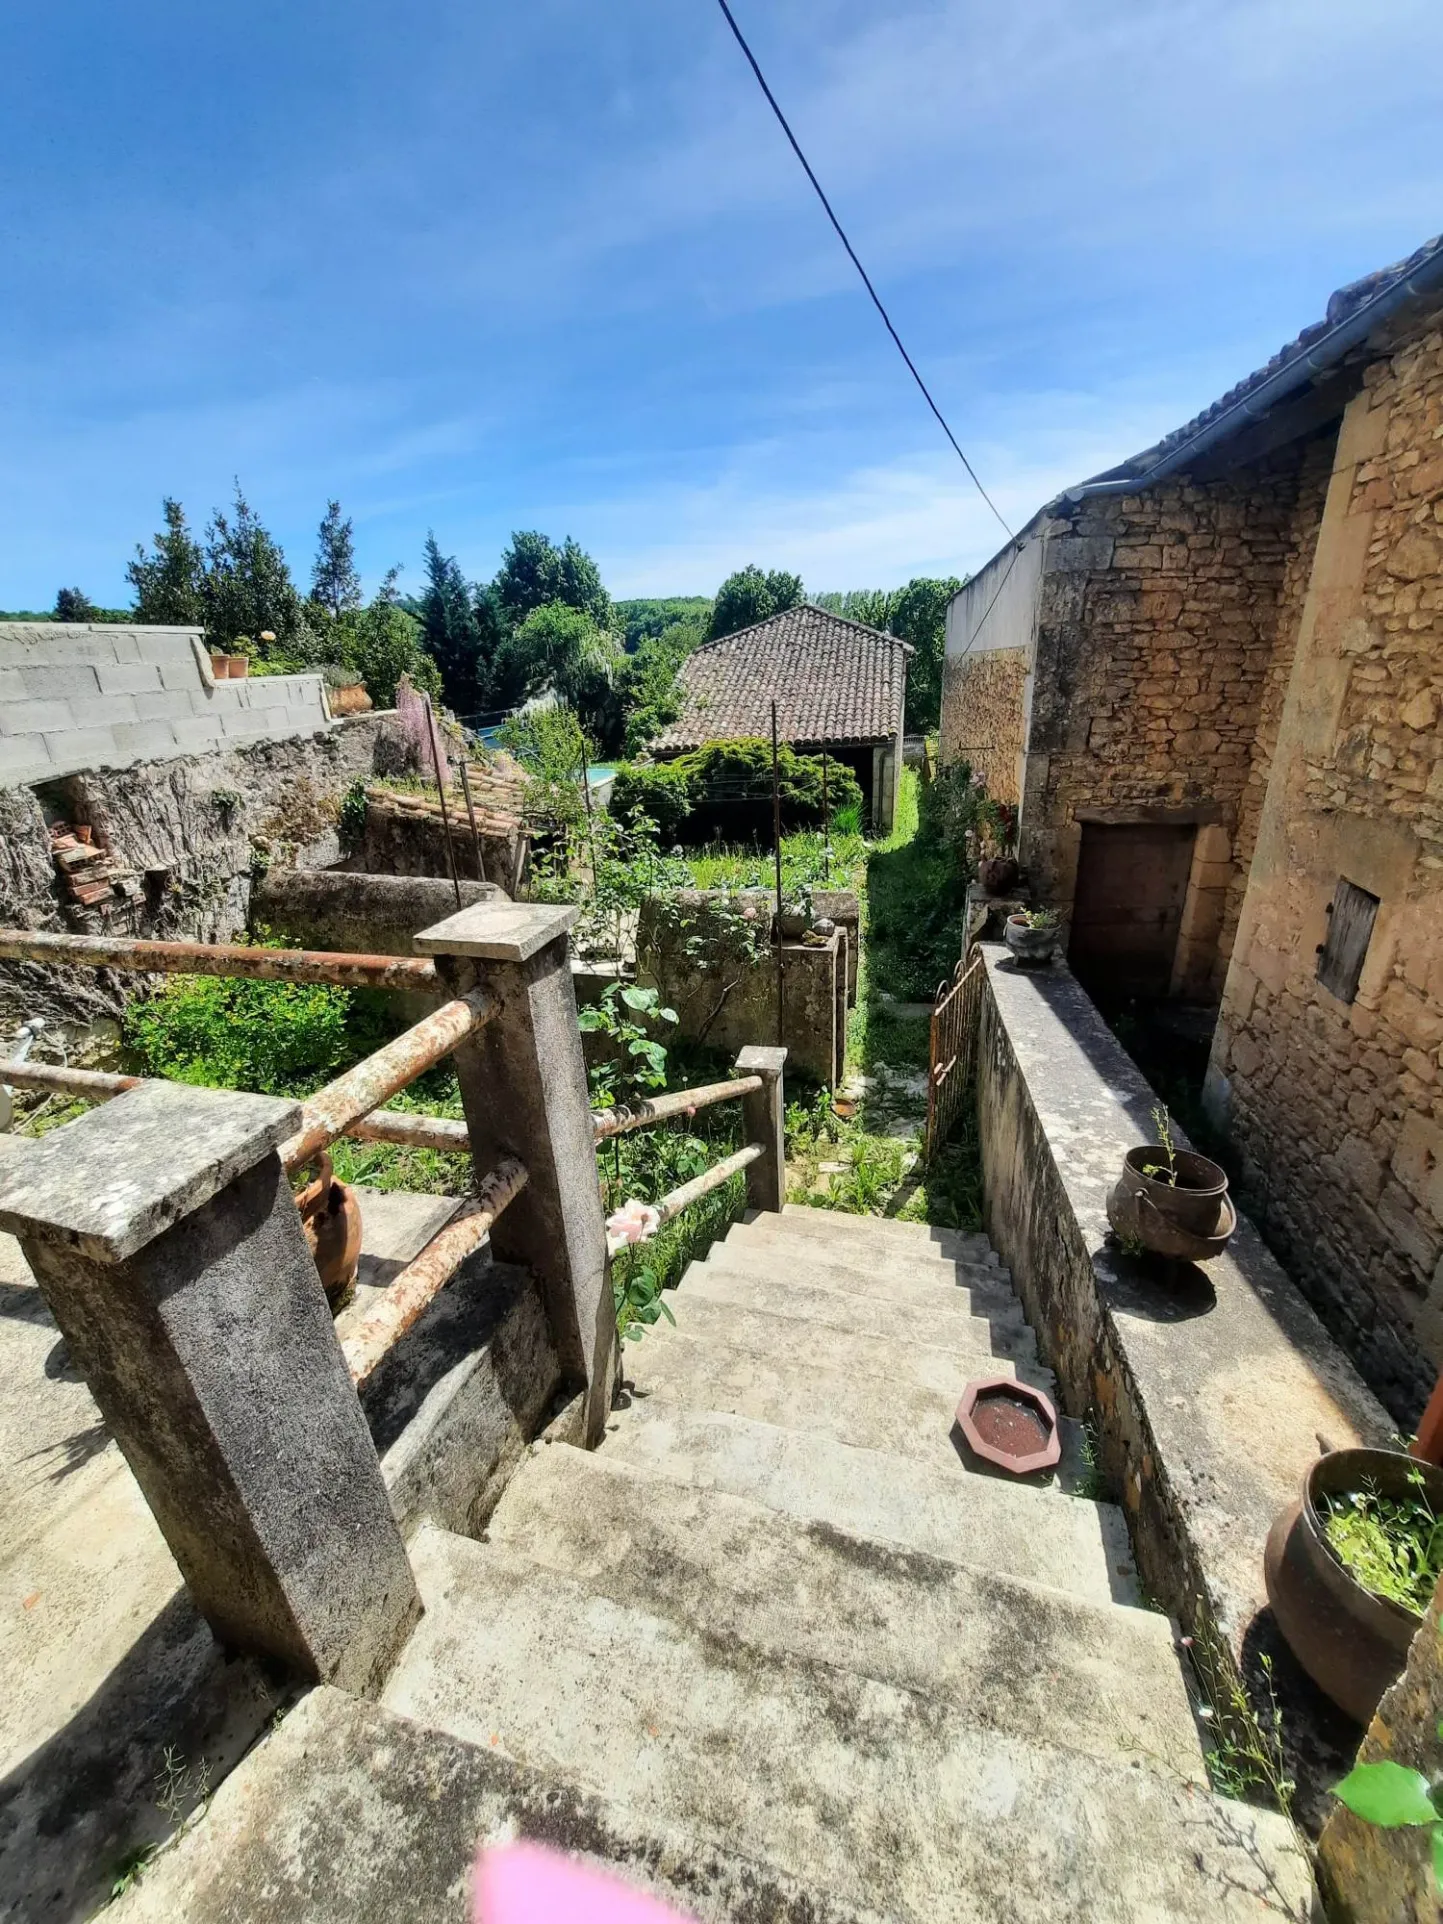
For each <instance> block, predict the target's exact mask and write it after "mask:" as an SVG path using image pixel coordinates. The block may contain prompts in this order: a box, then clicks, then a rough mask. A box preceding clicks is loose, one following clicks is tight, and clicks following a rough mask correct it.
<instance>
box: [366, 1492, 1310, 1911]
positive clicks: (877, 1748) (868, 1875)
mask: <svg viewBox="0 0 1443 1924" xmlns="http://www.w3.org/2000/svg"><path fill="white" fill-rule="evenodd" d="M412 1556H413V1563H414V1567H415V1570H416V1576H417V1581H418V1583H419V1585H420V1589H421V1594H422V1596H423V1598H424V1600H425V1603H426V1614H425V1616H424V1617H423V1618H422V1619H421V1622H420V1624H419V1625H418V1626H417V1629H416V1631H415V1633H414V1635H413V1636H412V1638H411V1641H410V1643H409V1645H408V1646H407V1648H406V1650H405V1651H404V1652H403V1654H402V1656H401V1658H400V1661H399V1662H398V1664H397V1667H396V1669H395V1670H394V1671H393V1673H392V1675H391V1678H390V1680H389V1682H388V1684H387V1686H386V1689H385V1692H384V1697H383V1702H384V1704H385V1706H386V1708H388V1709H390V1710H393V1711H397V1712H399V1713H400V1714H401V1715H403V1716H407V1717H410V1718H412V1719H414V1720H415V1721H416V1722H418V1723H422V1724H425V1725H427V1726H429V1727H432V1728H436V1729H440V1730H444V1731H447V1732H449V1733H450V1734H451V1735H453V1736H455V1737H459V1738H460V1739H461V1740H462V1741H463V1742H466V1743H469V1744H472V1745H474V1746H476V1747H477V1748H478V1749H479V1748H491V1747H495V1748H496V1749H498V1750H500V1751H502V1752H503V1753H505V1754H506V1755H508V1756H511V1757H513V1758H515V1759H516V1760H517V1761H518V1762H520V1763H523V1764H526V1765H529V1766H530V1767H531V1768H532V1769H534V1770H537V1771H539V1772H543V1773H545V1774H546V1775H548V1776H551V1775H553V1774H554V1775H555V1776H557V1777H558V1778H560V1779H561V1780H562V1782H563V1783H564V1784H570V1785H572V1786H575V1787H576V1788H577V1789H579V1790H582V1791H590V1792H592V1793H594V1794H598V1795H600V1794H604V1796H605V1797H606V1799H607V1800H608V1801H609V1802H615V1803H617V1804H619V1805H621V1806H623V1807H626V1808H636V1809H642V1810H645V1811H646V1812H647V1814H648V1818H649V1820H650V1821H651V1822H653V1823H660V1824H663V1825H667V1826H670V1827H675V1828H676V1829H678V1830H681V1831H683V1832H685V1833H686V1834H688V1835H690V1836H691V1837H693V1838H695V1839H696V1840H697V1842H698V1844H699V1845H701V1846H702V1847H703V1850H702V1853H701V1855H702V1857H703V1861H704V1855H705V1846H706V1845H708V1844H715V1845H717V1846H719V1847H720V1848H722V1849H723V1850H726V1851H732V1852H737V1853H739V1854H740V1855H742V1856H743V1857H746V1858H750V1859H753V1860H760V1862H762V1863H763V1864H765V1865H767V1866H770V1867H771V1868H772V1869H773V1870H775V1871H777V1872H779V1873H781V1874H782V1875H783V1876H784V1877H786V1878H789V1879H795V1880H796V1882H797V1883H798V1884H801V1885H802V1886H804V1887H805V1888H807V1889H808V1890H811V1891H814V1892H818V1893H826V1894H828V1895H830V1896H831V1897H832V1898H833V1899H835V1900H837V1901H839V1902H840V1903H842V1904H844V1905H847V1904H853V1905H858V1906H861V1905H865V1906H867V1907H869V1908H871V1909H873V1910H875V1911H878V1912H880V1913H881V1914H882V1915H883V1916H886V1917H889V1918H897V1919H903V1920H908V1921H909V1924H911V1921H915V1924H932V1921H933V1920H936V1921H937V1924H942V1921H943V1920H946V1924H955V1920H958V1919H989V1920H997V1921H998V1924H1000V1920H1002V1919H1003V1918H1007V1919H1012V1920H1018V1921H1019V1924H1023V1921H1027V1924H1030V1921H1031V1920H1037V1924H1041V1920H1043V1919H1046V1920H1048V1924H1053V1920H1055V1919H1057V1918H1059V1917H1069V1918H1070V1917H1085V1918H1088V1919H1116V1920H1119V1921H1121V1920H1129V1921H1131V1920H1136V1921H1137V1924H1141V1921H1142V1920H1144V1919H1146V1920H1149V1921H1151V1920H1157V1919H1163V1918H1166V1919H1171V1920H1178V1919H1180V1920H1194V1919H1196V1920H1203V1919H1206V1920H1208V1924H1215V1920H1220V1919H1224V1920H1234V1919H1236V1920H1242V1919H1250V1920H1251V1919H1258V1920H1260V1921H1261V1920H1262V1919H1263V1918H1265V1917H1268V1918H1272V1919H1276V1916H1277V1903H1278V1897H1279V1896H1280V1895H1281V1896H1282V1897H1284V1899H1285V1900H1287V1901H1293V1900H1301V1899H1302V1897H1303V1896H1304V1894H1305V1893H1306V1890H1307V1871H1306V1866H1305V1865H1304V1864H1303V1862H1302V1860H1301V1858H1300V1857H1298V1858H1294V1857H1293V1856H1292V1855H1291V1853H1292V1851H1293V1849H1294V1847H1293V1845H1292V1841H1291V1833H1290V1831H1289V1829H1288V1827H1287V1825H1286V1824H1285V1823H1284V1821H1283V1820H1282V1819H1281V1818H1277V1817H1273V1816H1271V1815H1267V1814H1264V1813H1261V1812H1257V1811H1253V1810H1250V1809H1248V1808H1247V1807H1245V1806H1242V1805H1225V1804H1223V1803H1222V1802H1221V1801H1220V1800H1218V1799H1215V1798H1213V1797H1212V1796H1211V1795H1210V1794H1209V1793H1207V1792H1205V1791H1201V1790H1199V1789H1198V1787H1197V1786H1196V1785H1195V1784H1193V1783H1190V1782H1180V1781H1179V1780H1178V1779H1176V1778H1175V1777H1173V1776H1171V1775H1169V1774H1167V1773H1165V1772H1163V1771H1158V1770H1155V1769H1152V1768H1150V1767H1149V1768H1144V1767H1143V1766H1142V1765H1140V1764H1138V1763H1128V1762H1126V1761H1124V1760H1123V1759H1121V1758H1119V1760H1118V1761H1117V1762H1114V1763H1107V1762H1104V1761H1102V1760H1101V1759H1089V1760H1088V1761H1087V1763H1086V1765H1085V1766H1084V1767H1082V1768H1079V1760H1078V1758H1077V1755H1076V1753H1075V1752H1072V1751H1068V1750H1065V1749H1061V1748H1058V1749H1054V1748H1052V1747H1051V1746H1050V1745H1049V1743H1048V1733H1047V1731H1046V1730H1045V1729H1042V1730H1039V1731H1038V1732H1037V1734H1036V1740H1035V1741H1032V1742H1027V1741H1024V1740H1022V1739H1019V1738H1016V1737H1012V1736H1006V1735H1003V1734H1001V1733H999V1732H996V1731H993V1730H989V1729H987V1728H986V1727H985V1726H984V1725H983V1724H981V1723H979V1722H974V1721H972V1720H971V1719H970V1718H968V1717H967V1716H966V1715H964V1713H962V1712H961V1711H960V1710H958V1709H957V1707H956V1706H955V1705H953V1704H950V1703H945V1702H942V1701H939V1700H938V1699H935V1698H930V1697H928V1696H926V1695H924V1694H923V1693H920V1692H917V1691H912V1690H906V1689H902V1688H900V1687H898V1686H897V1685H895V1684H889V1683H884V1682H881V1681H880V1680H878V1679H875V1678H871V1677H866V1676H858V1675H855V1674H852V1673H850V1672H848V1671H845V1670H839V1669H837V1668H835V1667H834V1666H832V1665H829V1664H819V1663H811V1662H806V1661H803V1660H800V1659H794V1658H781V1657H775V1656H770V1657H767V1658H758V1657H757V1656H756V1655H755V1654H754V1653H752V1652H749V1651H748V1650H746V1649H745V1648H738V1647H736V1646H728V1645H727V1644H726V1643H725V1641H724V1640H718V1639H715V1638H711V1637H708V1636H707V1635H705V1634H704V1633H702V1632H700V1631H698V1630H694V1629H691V1628H689V1627H687V1626H686V1625H684V1624H680V1623H677V1622H674V1621H673V1620H671V1619H670V1618H668V1617H665V1616H659V1615H655V1614H651V1613H648V1612H646V1611H643V1610H640V1609H637V1608H635V1607H629V1606H627V1605H624V1604H620V1603H617V1602H616V1601H614V1600H613V1599H612V1598H610V1597H607V1596H604V1595H601V1594H600V1593H598V1592H596V1591H594V1590H592V1589H590V1588H588V1587H587V1586H586V1585H584V1584H581V1583H577V1582H575V1581H574V1580H572V1579H570V1578H568V1577H566V1576H564V1575H561V1574H559V1573H557V1572H554V1571H548V1572H547V1573H546V1575H545V1580H544V1581H541V1582H538V1580H537V1573H536V1569H535V1566H534V1565H532V1564H531V1563H530V1562H529V1561H528V1560H525V1559H521V1560H507V1559H506V1558H504V1557H497V1556H495V1555H493V1554H492V1553H491V1551H490V1548H489V1546H487V1545H484V1544H479V1543H475V1542H472V1541H470V1540H468V1539H465V1538H462V1537H455V1536H448V1535H446V1534H445V1533H444V1532H440V1531H434V1530H425V1531H423V1532H421V1533H420V1535H419V1536H418V1537H417V1538H416V1539H415V1540H414V1541H413V1545H412Z"/></svg>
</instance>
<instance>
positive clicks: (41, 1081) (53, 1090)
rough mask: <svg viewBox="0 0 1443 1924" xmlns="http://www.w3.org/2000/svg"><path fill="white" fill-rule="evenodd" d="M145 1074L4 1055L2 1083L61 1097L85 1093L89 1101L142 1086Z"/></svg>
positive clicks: (104, 1099) (0, 1061)
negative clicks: (19, 1059) (122, 1073)
mask: <svg viewBox="0 0 1443 1924" xmlns="http://www.w3.org/2000/svg"><path fill="white" fill-rule="evenodd" d="M143 1081H144V1077H143V1076H119V1075H110V1074H108V1073H107V1072H106V1071H105V1070H103V1069H71V1068H64V1069H62V1068H61V1067H60V1066H59V1065H58V1064H56V1063H53V1062H7V1061H5V1060H4V1058H3V1057H0V1082H3V1083H5V1084H7V1085H8V1086H9V1087H10V1088H12V1089H44V1090H45V1091H46V1092H47V1093H48V1094H51V1095H59V1096H83V1097H85V1099H86V1100H87V1101H89V1102H109V1101H110V1099H111V1097H112V1096H123V1095H124V1094H125V1092H126V1090H127V1089H135V1088H138V1087H139V1086H140V1084H141V1082H143Z"/></svg>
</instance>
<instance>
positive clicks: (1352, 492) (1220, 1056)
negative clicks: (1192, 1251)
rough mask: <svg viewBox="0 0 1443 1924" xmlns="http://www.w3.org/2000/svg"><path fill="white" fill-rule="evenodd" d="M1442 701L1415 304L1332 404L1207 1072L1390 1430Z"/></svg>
mask: <svg viewBox="0 0 1443 1924" xmlns="http://www.w3.org/2000/svg"><path fill="white" fill-rule="evenodd" d="M1440 712H1443V332H1440V331H1439V330H1438V327H1437V323H1436V318H1435V320H1434V324H1433V326H1432V328H1431V331H1424V332H1421V333H1418V334H1415V335H1413V336H1412V337H1411V338H1409V339H1406V340H1404V341H1403V342H1401V343H1399V344H1398V345H1397V346H1396V347H1395V349H1394V351H1393V352H1392V353H1390V354H1387V355H1385V356H1383V357H1381V358H1379V359H1377V360H1375V361H1374V362H1373V363H1372V364H1371V365H1370V366H1369V367H1368V368H1367V370H1366V373H1365V376H1364V385H1363V391H1362V392H1361V393H1360V394H1359V395H1358V396H1357V397H1356V398H1355V399H1354V400H1353V401H1352V402H1351V404H1350V405H1349V407H1348V410H1347V413H1346V415H1345V417H1344V422H1343V428H1342V432H1341V434H1340V436H1339V439H1338V443H1337V453H1336V459H1335V462H1334V464H1333V469H1332V476H1331V481H1330V485H1329V489H1328V495H1327V506H1326V509H1325V512H1324V514H1323V518H1322V527H1321V533H1320V535H1319V538H1318V543H1317V554H1316V559H1315V562H1314V565H1313V568H1312V571H1311V581H1310V585H1309V588H1308V593H1307V597H1306V604H1305V607H1304V609H1303V613H1302V618H1301V628H1300V633H1299V638H1298V644H1297V653H1296V660H1295V663H1294V666H1293V671H1292V677H1291V682H1290V685H1289V687H1288V690H1287V699H1286V702H1285V703H1284V705H1283V707H1282V710H1281V716H1280V721H1279V727H1278V740H1277V747H1276V750H1275V752H1274V753H1273V756H1272V766H1271V777H1270V780H1269V782H1268V785H1267V799H1266V802H1265V804H1264V806H1263V807H1262V809H1261V811H1260V820H1259V826H1258V831H1257V849H1256V854H1255V857H1254V859H1253V862H1252V872H1251V879H1250V882H1249V885H1248V891H1247V899H1246V902H1245V903H1244V904H1243V906H1242V910H1241V916H1240V920H1239V925H1238V936H1237V944H1236V953H1235V955H1234V959H1233V963H1232V967H1231V969H1230V971H1229V974H1228V978H1227V987H1226V992H1225V995H1224V999H1223V1008H1222V1016H1221V1020H1220V1022H1219V1026H1218V1031H1217V1035H1216V1038H1215V1041H1214V1046H1213V1055H1212V1066H1211V1070H1210V1075H1209V1090H1210V1096H1211V1100H1212V1103H1213V1106H1214V1109H1215V1112H1216V1113H1217V1115H1218V1116H1219V1117H1220V1118H1222V1119H1224V1120H1225V1121H1226V1125H1227V1128H1228V1132H1229V1134H1230V1136H1231V1138H1232V1140H1233V1142H1234V1143H1235V1145H1236V1147H1237V1150H1238V1152H1239V1154H1240V1156H1241V1158H1242V1160H1243V1163H1244V1170H1245V1186H1246V1188H1247V1190H1248V1191H1249V1192H1250V1196H1251V1200H1252V1206H1253V1208H1254V1210H1255V1212H1256V1213H1257V1214H1259V1215H1260V1216H1261V1218H1262V1220H1263V1222H1264V1224H1265V1226H1266V1228H1267V1230H1268V1233H1269V1236H1270V1237H1271V1239H1272V1240H1273V1241H1274V1243H1275V1245H1276V1246H1277V1247H1278V1248H1279V1249H1280V1250H1281V1251H1282V1252H1283V1253H1284V1255H1285V1258H1286V1260H1287V1261H1288V1262H1289V1265H1290V1267H1291V1268H1292V1269H1293V1271H1294V1273H1295V1274H1296V1276H1297V1277H1298V1280H1299V1281H1300V1282H1301V1283H1302V1285H1303V1287H1304V1288H1305V1289H1307V1290H1308V1292H1309V1293H1310V1294H1311V1295H1312V1296H1313V1298H1314V1300H1315V1301H1316V1302H1317V1303H1318V1304H1319V1307H1320V1308H1321V1309H1322V1311H1323V1313H1324V1315H1325V1316H1326V1317H1327V1318H1328V1320H1329V1321H1330V1322H1331V1323H1332V1324H1333V1326H1334V1327H1335V1329H1337V1330H1338V1331H1339V1332H1340V1334H1342V1335H1343V1337H1344V1339H1345V1340H1346V1341H1347V1342H1348V1344H1349V1346H1350V1347H1351V1348H1352V1349H1353V1351H1354V1353H1355V1354H1356V1355H1358V1356H1359V1357H1360V1358H1361V1359H1362V1360H1363V1362H1364V1365H1365V1367H1366V1368H1367V1370H1368V1372H1369V1374H1370V1376H1371V1378H1372V1379H1373V1380H1374V1382H1375V1383H1376V1385H1377V1386H1378V1388H1379V1390H1380V1392H1381V1393H1382V1394H1384V1396H1385V1398H1386V1400H1387V1401H1388V1402H1389V1403H1390V1405H1391V1406H1392V1408H1393V1410H1394V1413H1395V1415H1396V1416H1397V1418H1398V1420H1399V1421H1400V1422H1401V1423H1404V1424H1411V1422H1413V1421H1414V1420H1416V1418H1417V1415H1418V1412H1419V1409H1420V1407H1421V1404H1422V1400H1423V1398H1424V1396H1425V1394H1426V1392H1427V1390H1428V1389H1429V1388H1430V1387H1431V1385H1432V1380H1433V1377H1434V1375H1435V1374H1436V1372H1437V1369H1438V1367H1439V1364H1440V1363H1443V731H1440V725H1439V721H1440ZM1340 881H1346V882H1348V883H1351V884H1352V885H1353V886H1354V887H1355V888H1356V889H1358V890H1362V891H1366V893H1367V895H1368V896H1371V897H1374V898H1376V901H1377V908H1376V919H1375V920H1374V922H1373V926H1372V932H1371V936H1370V937H1369V938H1368V939H1367V942H1366V948H1365V952H1364V954H1363V956H1362V963H1361V972H1360V973H1359V975H1358V979H1357V983H1356V993H1355V995H1354V996H1353V999H1352V1000H1347V999H1344V997H1343V996H1341V995H1339V994H1337V993H1334V992H1332V991H1331V990H1330V989H1329V988H1327V987H1325V986H1324V985H1323V983H1322V982H1320V981H1319V980H1318V965H1319V955H1318V950H1319V948H1320V945H1323V944H1325V942H1326V941H1327V938H1328V935H1329V928H1330V914H1331V912H1332V905H1333V903H1334V899H1335V895H1336V893H1337V889H1338V884H1339V882H1340ZM1344 986H1345V988H1346V986H1347V985H1346V984H1345V985H1344Z"/></svg>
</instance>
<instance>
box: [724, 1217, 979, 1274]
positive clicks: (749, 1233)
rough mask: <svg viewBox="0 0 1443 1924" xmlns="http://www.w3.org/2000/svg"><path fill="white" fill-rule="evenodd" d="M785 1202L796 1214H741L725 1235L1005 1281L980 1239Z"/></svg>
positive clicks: (836, 1258)
mask: <svg viewBox="0 0 1443 1924" xmlns="http://www.w3.org/2000/svg"><path fill="white" fill-rule="evenodd" d="M787 1208H789V1210H793V1208H797V1214H787V1216H775V1214H747V1216H743V1218H741V1222H737V1224H733V1226H731V1231H729V1235H731V1239H733V1241H739V1243H779V1245H783V1247H785V1249H791V1251H797V1253H798V1254H800V1253H804V1251H806V1253H816V1254H823V1256H825V1258H827V1260H833V1262H848V1264H854V1266H862V1268H870V1266H872V1264H873V1262H885V1264H889V1266H897V1264H906V1266H920V1274H924V1276H933V1274H937V1272H939V1270H941V1268H943V1266H945V1268H947V1270H950V1272H954V1276H966V1278H975V1279H977V1281H979V1283H993V1281H1010V1278H1008V1270H1006V1268H1004V1264H1002V1262H1000V1260H999V1258H997V1253H995V1251H993V1247H991V1245H989V1243H987V1241H983V1239H972V1237H958V1235H956V1231H950V1229H947V1231H943V1229H937V1231H929V1233H927V1235H922V1237H912V1235H906V1233H899V1231H908V1229H920V1228H924V1226H922V1224H910V1222H902V1224H897V1222H889V1220H887V1218H883V1216H845V1214H843V1212H841V1210H822V1208H802V1206H797V1204H791V1202H789V1204H787ZM814 1218H816V1220H814ZM933 1233H935V1235H949V1237H950V1239H952V1241H950V1243H935V1241H931V1235H933Z"/></svg>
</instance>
